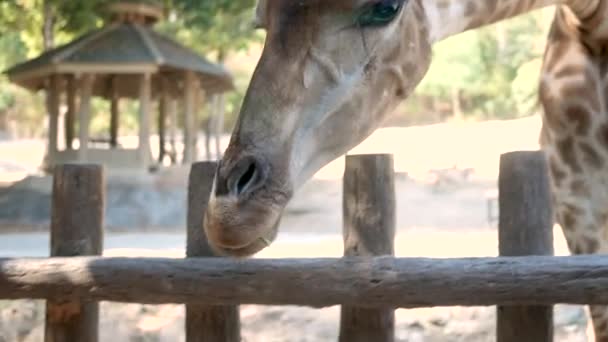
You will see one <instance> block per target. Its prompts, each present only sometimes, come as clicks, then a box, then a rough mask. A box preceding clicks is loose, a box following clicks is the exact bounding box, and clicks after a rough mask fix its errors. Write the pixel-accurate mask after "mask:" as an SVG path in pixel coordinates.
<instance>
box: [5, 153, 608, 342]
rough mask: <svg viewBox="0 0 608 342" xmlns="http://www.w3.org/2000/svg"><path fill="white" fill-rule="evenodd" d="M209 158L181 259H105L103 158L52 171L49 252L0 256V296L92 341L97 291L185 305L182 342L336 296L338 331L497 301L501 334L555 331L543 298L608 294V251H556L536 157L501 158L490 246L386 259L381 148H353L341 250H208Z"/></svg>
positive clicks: (382, 330) (602, 299) (386, 178)
mask: <svg viewBox="0 0 608 342" xmlns="http://www.w3.org/2000/svg"><path fill="white" fill-rule="evenodd" d="M214 171H215V164H214V163H199V164H195V165H194V166H193V167H192V171H191V174H190V180H189V189H188V220H187V221H188V223H187V225H188V238H187V258H185V259H182V260H180V259H163V258H102V257H99V255H100V254H101V252H102V237H103V234H102V227H103V217H102V216H103V215H102V213H103V208H104V186H103V184H104V180H103V172H102V169H101V168H100V167H98V166H82V165H81V166H74V165H66V166H61V167H58V168H57V169H56V170H55V174H54V182H53V208H52V223H51V245H52V247H51V256H52V258H47V259H0V299H9V300H16V299H26V298H32V299H46V300H47V311H46V330H45V331H46V334H45V341H48V342H50V341H53V342H60V341H93V342H94V341H97V335H98V334H97V329H98V321H99V318H98V316H99V309H98V306H97V302H98V301H116V302H130V303H145V304H163V303H182V304H186V324H185V325H186V326H185V329H186V335H187V337H186V340H187V341H188V342H193V341H229V342H233V341H239V340H240V323H239V312H238V306H237V305H239V304H262V305H303V306H313V307H325V306H331V305H342V311H341V324H340V341H349V342H350V341H355V342H356V341H379V342H385V341H393V340H394V326H395V324H394V310H395V309H396V308H415V307H432V306H452V305H462V306H489V305H498V307H497V330H496V336H497V341H501V342H502V341H505V342H506V341H509V342H511V341H521V340H526V341H539V342H547V341H551V340H552V338H553V326H552V305H553V304H557V303H565V304H608V291H606V289H607V288H608V257H603V256H576V257H553V256H552V254H553V247H552V246H553V237H552V225H553V224H552V213H551V206H550V196H549V183H548V179H547V178H548V177H547V167H546V163H545V159H544V155H543V154H542V153H540V152H516V153H509V154H505V155H503V156H502V158H501V168H500V179H499V197H500V219H499V249H500V255H501V257H498V258H471V259H422V258H395V257H393V253H394V249H393V240H394V234H395V190H394V176H393V175H394V172H393V160H392V156H390V155H364V156H349V157H348V158H347V163H346V172H345V177H344V200H343V213H344V231H343V233H344V234H343V235H344V244H345V247H344V254H345V256H344V257H343V258H339V259H278V260H261V259H250V260H232V259H226V258H215V257H213V253H211V249H210V248H209V246H208V244H207V242H206V240H205V238H204V234H203V231H202V228H201V224H202V221H203V212H204V209H205V207H206V204H207V198H208V196H209V191H210V187H211V180H212V177H213V173H214Z"/></svg>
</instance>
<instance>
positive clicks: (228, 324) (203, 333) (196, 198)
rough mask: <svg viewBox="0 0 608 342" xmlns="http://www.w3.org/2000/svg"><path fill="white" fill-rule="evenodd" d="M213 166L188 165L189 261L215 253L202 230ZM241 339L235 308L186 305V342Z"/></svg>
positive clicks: (236, 307) (235, 341)
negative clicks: (189, 166)
mask: <svg viewBox="0 0 608 342" xmlns="http://www.w3.org/2000/svg"><path fill="white" fill-rule="evenodd" d="M216 168H217V163H213V162H203V163H196V164H194V165H192V168H191V169H190V179H189V184H188V218H187V225H188V242H187V247H186V255H187V257H189V258H197V257H213V256H215V254H214V253H213V250H212V249H211V247H210V246H209V242H208V241H207V238H206V237H205V232H204V231H203V220H204V216H205V215H204V214H205V211H206V209H207V204H208V202H209V194H210V193H211V187H212V185H213V177H214V175H215V170H216ZM240 340H241V331H240V317H239V308H238V306H207V305H196V304H187V305H186V341H187V342H196V341H201V342H202V341H225V342H238V341H240Z"/></svg>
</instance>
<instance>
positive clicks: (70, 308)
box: [45, 165, 104, 342]
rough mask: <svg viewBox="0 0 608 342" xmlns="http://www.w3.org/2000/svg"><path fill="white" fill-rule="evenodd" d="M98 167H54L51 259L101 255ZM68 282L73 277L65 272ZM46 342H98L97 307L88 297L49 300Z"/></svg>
mask: <svg viewBox="0 0 608 342" xmlns="http://www.w3.org/2000/svg"><path fill="white" fill-rule="evenodd" d="M103 183H104V181H103V169H102V168H101V167H99V166H85V165H80V166H75V165H65V166H58V167H56V168H55V173H54V178H53V203H52V217H51V256H53V257H56V256H83V255H101V253H102V251H103V248H102V244H103V230H102V226H103V210H104V185H103ZM63 277H64V279H65V280H67V281H69V278H70V277H71V275H70V274H69V273H66V274H64V275H63ZM47 299H48V300H49V301H48V302H47V307H46V327H45V341H46V342H61V341H66V342H67V341H92V342H94V341H97V337H98V324H99V307H98V304H97V303H95V302H92V301H90V300H88V299H86V298H84V297H83V298H78V299H76V300H68V299H67V298H66V299H65V300H62V299H61V298H58V297H48V298H47Z"/></svg>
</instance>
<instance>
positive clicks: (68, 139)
mask: <svg viewBox="0 0 608 342" xmlns="http://www.w3.org/2000/svg"><path fill="white" fill-rule="evenodd" d="M67 81H68V83H67V106H68V110H67V112H66V114H65V148H66V149H67V150H72V149H74V138H75V133H74V123H75V121H76V111H77V110H78V108H77V104H76V96H77V92H78V81H77V79H76V76H74V75H70V76H69V77H68V79H67Z"/></svg>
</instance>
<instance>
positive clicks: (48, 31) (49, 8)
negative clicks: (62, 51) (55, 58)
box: [42, 0, 56, 51]
mask: <svg viewBox="0 0 608 342" xmlns="http://www.w3.org/2000/svg"><path fill="white" fill-rule="evenodd" d="M42 10H43V13H42V16H43V23H42V45H43V48H44V51H48V50H51V49H52V48H54V47H55V21H56V17H55V11H54V10H53V5H52V4H51V1H50V0H44V5H43V9H42Z"/></svg>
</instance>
